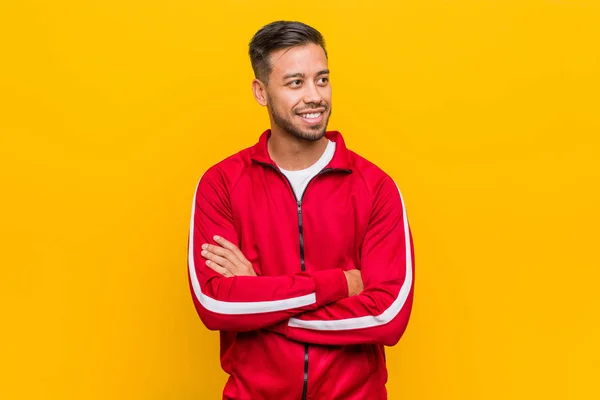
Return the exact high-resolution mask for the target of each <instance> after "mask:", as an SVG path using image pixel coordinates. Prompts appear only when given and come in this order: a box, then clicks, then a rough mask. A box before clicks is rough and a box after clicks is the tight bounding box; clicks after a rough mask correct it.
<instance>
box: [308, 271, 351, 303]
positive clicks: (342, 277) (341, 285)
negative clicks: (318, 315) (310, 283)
mask: <svg viewBox="0 0 600 400" xmlns="http://www.w3.org/2000/svg"><path fill="white" fill-rule="evenodd" d="M313 279H314V280H315V286H316V290H315V297H316V301H317V303H316V305H317V307H321V306H324V305H325V304H329V303H333V302H335V301H338V300H341V299H344V298H346V297H348V281H347V279H346V274H344V271H343V270H342V269H341V268H333V269H326V270H324V271H317V272H315V273H313Z"/></svg>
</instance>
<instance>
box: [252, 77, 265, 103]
mask: <svg viewBox="0 0 600 400" xmlns="http://www.w3.org/2000/svg"><path fill="white" fill-rule="evenodd" d="M252 93H253V94H254V98H255V99H256V101H257V102H258V104H260V105H261V106H263V107H264V106H266V105H267V87H266V85H265V84H264V83H262V82H261V81H260V80H259V79H257V78H255V79H254V80H253V81H252Z"/></svg>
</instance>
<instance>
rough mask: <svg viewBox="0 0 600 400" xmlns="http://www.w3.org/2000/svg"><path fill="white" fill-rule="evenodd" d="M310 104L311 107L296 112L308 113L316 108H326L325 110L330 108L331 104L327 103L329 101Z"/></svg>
mask: <svg viewBox="0 0 600 400" xmlns="http://www.w3.org/2000/svg"><path fill="white" fill-rule="evenodd" d="M308 105H309V107H306V108H303V109H302V110H296V111H295V113H296V114H303V113H306V112H307V111H310V110H316V109H318V108H324V109H325V111H327V110H329V104H327V103H320V104H316V103H308Z"/></svg>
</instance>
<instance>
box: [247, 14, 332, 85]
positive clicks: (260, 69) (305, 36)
mask: <svg viewBox="0 0 600 400" xmlns="http://www.w3.org/2000/svg"><path fill="white" fill-rule="evenodd" d="M309 43H314V44H317V45H319V46H321V47H322V48H323V51H324V52H325V57H327V50H325V40H324V39H323V36H322V35H321V33H320V32H319V31H318V30H316V29H315V28H313V27H311V26H308V25H306V24H304V23H302V22H298V21H275V22H271V23H270V24H268V25H265V26H263V27H262V28H260V29H259V30H258V32H256V34H255V35H254V37H252V40H251V41H250V46H249V47H250V49H249V54H250V62H251V63H252V69H253V70H254V76H255V77H256V78H257V79H260V80H261V81H262V82H264V83H265V84H267V83H268V78H269V74H270V73H271V69H272V67H271V64H270V62H269V61H270V60H269V57H270V55H271V53H272V52H274V51H277V50H280V49H285V48H288V47H295V46H304V45H306V44H309Z"/></svg>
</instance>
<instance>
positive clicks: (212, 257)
mask: <svg viewBox="0 0 600 400" xmlns="http://www.w3.org/2000/svg"><path fill="white" fill-rule="evenodd" d="M201 254H202V257H204V258H206V259H207V260H209V261H212V262H213V263H215V264H217V265H218V266H220V267H223V268H225V269H227V270H229V271H231V270H232V269H233V268H234V267H235V264H234V263H232V262H231V261H229V260H228V259H227V258H225V257H221V256H219V255H217V254H215V253H213V252H212V251H210V250H202V253H201ZM231 272H233V271H231Z"/></svg>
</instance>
